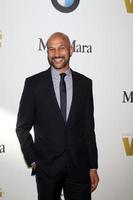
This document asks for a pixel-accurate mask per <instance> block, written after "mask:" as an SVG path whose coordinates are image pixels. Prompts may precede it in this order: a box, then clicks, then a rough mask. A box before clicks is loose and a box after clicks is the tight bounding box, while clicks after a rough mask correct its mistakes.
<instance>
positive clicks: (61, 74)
mask: <svg viewBox="0 0 133 200" xmlns="http://www.w3.org/2000/svg"><path fill="white" fill-rule="evenodd" d="M47 53H48V61H49V64H50V68H49V69H47V70H46V71H43V72H41V73H39V74H36V75H34V76H32V77H29V78H27V79H26V81H25V86H24V90H23V93H22V97H21V101H20V107H19V112H18V119H17V127H16V132H17V136H18V138H19V141H20V145H21V149H22V152H23V155H24V158H25V160H26V163H27V165H28V166H29V167H30V166H31V167H32V174H35V175H36V182H37V190H38V200H59V199H60V195H61V190H62V189H63V192H64V198H65V200H81V199H83V200H90V199H91V192H92V191H94V190H95V189H96V187H97V185H98V182H99V177H98V174H97V167H98V164H97V146H96V140H95V132H94V117H93V95H92V81H91V79H89V78H87V77H85V76H84V75H82V74H79V73H77V72H75V71H73V70H72V69H70V66H69V60H70V57H71V55H72V53H73V47H72V46H71V44H70V40H69V38H68V36H67V35H65V34H64V33H60V32H56V33H54V34H52V35H51V36H50V37H49V39H48V41H47ZM32 127H33V128H34V134H35V139H34V141H33V138H32V136H31V134H30V130H31V128H32Z"/></svg>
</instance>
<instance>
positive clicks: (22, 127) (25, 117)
mask: <svg viewBox="0 0 133 200" xmlns="http://www.w3.org/2000/svg"><path fill="white" fill-rule="evenodd" d="M34 115H35V105H34V96H33V92H32V88H31V85H30V82H29V80H28V79H26V81H25V86H24V90H23V93H22V97H21V101H20V106H19V111H18V117H17V125H16V133H17V136H18V139H19V142H20V145H21V149H22V152H23V155H24V158H25V161H26V163H27V165H28V166H30V165H31V163H32V162H33V161H35V156H34V142H33V139H32V136H31V134H30V130H31V128H32V125H33V123H34Z"/></svg>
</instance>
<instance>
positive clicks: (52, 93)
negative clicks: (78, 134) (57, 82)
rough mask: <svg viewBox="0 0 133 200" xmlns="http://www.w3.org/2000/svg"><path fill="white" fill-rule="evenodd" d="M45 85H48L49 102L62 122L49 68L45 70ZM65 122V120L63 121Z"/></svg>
mask: <svg viewBox="0 0 133 200" xmlns="http://www.w3.org/2000/svg"><path fill="white" fill-rule="evenodd" d="M47 86H48V91H49V93H48V94H49V97H48V98H49V99H51V102H52V103H53V104H54V107H55V113H57V116H59V117H60V118H61V120H62V121H63V122H64V119H63V116H62V113H61V110H60V107H59V104H58V101H57V98H56V94H55V91H54V85H53V81H52V75H51V68H49V69H48V70H47ZM64 123H65V122H64Z"/></svg>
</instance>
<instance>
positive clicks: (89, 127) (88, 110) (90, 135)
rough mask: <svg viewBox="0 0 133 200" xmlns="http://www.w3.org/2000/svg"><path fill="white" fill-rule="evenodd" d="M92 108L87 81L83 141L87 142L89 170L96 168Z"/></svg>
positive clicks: (90, 90)
mask: <svg viewBox="0 0 133 200" xmlns="http://www.w3.org/2000/svg"><path fill="white" fill-rule="evenodd" d="M93 113H94V106H93V94H92V81H91V80H90V81H89V84H88V91H87V98H86V106H85V140H86V142H87V149H88V153H89V164H90V169H97V168H98V161H97V160H98V155H97V146H96V138H95V131H94V115H93Z"/></svg>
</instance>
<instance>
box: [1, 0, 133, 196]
mask: <svg viewBox="0 0 133 200" xmlns="http://www.w3.org/2000/svg"><path fill="white" fill-rule="evenodd" d="M58 2H60V3H61V1H58ZM126 2H127V3H129V5H131V7H130V8H131V13H128V12H127V10H126V4H125V1H124V0H118V1H116V0H111V1H107V0H101V1H98V0H97V1H91V0H83V1H82V0H81V1H80V3H79V5H78V7H77V9H76V10H75V11H73V12H70V13H62V12H59V11H58V10H57V9H55V8H54V6H53V5H52V2H51V1H50V0H45V1H44V0H38V1H35V0H23V1H20V0H12V1H8V0H4V1H2V0H0V46H1V47H0V199H1V200H18V199H19V200H23V199H25V200H31V199H34V200H37V192H36V184H35V179H34V177H31V176H30V169H27V167H26V164H25V163H24V160H23V156H22V153H21V150H20V147H19V142H18V140H17V137H16V133H15V125H16V115H17V111H18V105H19V100H20V96H21V93H22V89H23V84H24V80H25V78H26V77H27V76H30V75H32V74H35V73H38V72H40V71H43V70H44V69H47V68H48V62H47V54H46V50H44V49H43V48H42V51H41V50H40V51H39V50H38V48H39V38H42V40H43V42H44V44H45V42H46V40H47V38H48V37H49V35H51V34H52V33H53V32H56V31H61V32H64V33H66V34H68V35H69V36H70V38H71V41H73V40H76V44H77V45H81V46H82V45H91V46H92V53H87V52H84V53H82V52H75V53H74V54H73V57H72V58H71V67H72V68H73V69H74V70H76V71H79V72H80V73H83V74H85V75H86V76H88V77H90V78H91V79H93V93H94V104H95V124H96V128H95V130H96V136H97V144H98V149H99V170H98V173H99V176H100V179H101V180H100V183H99V187H98V189H97V190H96V191H95V192H94V193H93V200H103V199H104V200H105V199H107V200H125V199H126V200H132V199H133V123H132V119H133V102H132V101H131V96H130V94H131V91H132V90H133V68H132V67H133V1H132V0H127V1H126ZM77 48H79V46H77ZM123 91H126V93H127V95H128V97H130V99H129V101H128V102H125V103H123V102H122V101H123ZM124 137H127V138H128V142H129V143H128V145H127V146H126V147H127V149H125V148H124V144H123V140H122V139H123V138H124ZM131 141H132V143H131ZM3 145H4V147H5V152H3V151H4V149H3ZM125 150H127V151H128V150H129V151H130V154H131V155H130V156H129V155H128V156H127V155H126V151H125Z"/></svg>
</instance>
